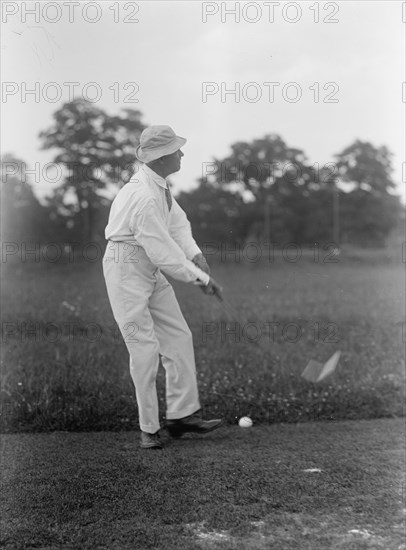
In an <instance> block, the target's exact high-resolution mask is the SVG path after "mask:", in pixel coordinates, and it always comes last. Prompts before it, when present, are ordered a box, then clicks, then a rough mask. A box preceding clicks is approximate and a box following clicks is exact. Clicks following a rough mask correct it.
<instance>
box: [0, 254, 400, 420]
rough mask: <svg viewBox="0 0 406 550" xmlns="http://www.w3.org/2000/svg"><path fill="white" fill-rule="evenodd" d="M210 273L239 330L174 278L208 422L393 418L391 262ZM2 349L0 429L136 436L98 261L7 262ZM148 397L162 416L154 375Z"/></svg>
mask: <svg viewBox="0 0 406 550" xmlns="http://www.w3.org/2000/svg"><path fill="white" fill-rule="evenodd" d="M360 258H361V259H360ZM213 265H214V270H215V277H216V278H217V279H218V280H219V281H220V282H221V283H222V284H223V286H224V294H225V296H226V297H227V299H228V300H229V302H230V303H232V304H233V306H234V307H235V309H236V310H237V311H238V312H239V314H240V317H241V318H240V319H239V321H238V322H235V320H232V319H231V318H230V317H227V315H226V313H225V312H224V311H223V309H222V308H221V305H220V304H219V303H218V302H217V301H216V300H214V299H213V298H210V297H207V296H205V295H204V294H203V293H201V292H200V291H199V289H197V288H196V287H194V286H193V285H186V284H182V283H178V282H173V284H174V287H175V290H176V293H177V295H178V299H179V302H180V304H181V307H182V310H183V312H184V315H185V317H186V319H187V321H188V323H189V325H190V327H191V330H192V332H193V335H194V342H195V353H196V362H197V370H198V379H199V388H200V394H201V400H202V404H203V407H204V409H205V413H207V414H208V415H212V414H213V415H216V414H222V415H224V416H225V417H226V418H227V420H228V421H229V422H234V421H235V419H236V417H239V416H241V415H244V414H248V415H250V416H252V417H253V419H254V421H256V422H280V421H282V422H300V421H306V420H313V419H323V420H324V419H325V420H336V419H352V418H354V419H355V418H372V417H382V416H396V415H401V414H402V403H403V375H404V341H403V340H404V334H402V329H403V331H404V321H405V319H404V264H402V262H401V258H399V261H398V262H397V261H396V259H395V260H393V261H388V260H387V259H385V257H384V256H382V255H381V256H379V255H374V254H373V253H369V254H368V255H367V254H364V255H360V256H359V257H354V254H353V255H352V256H351V255H347V256H345V255H344V256H341V257H339V258H338V261H337V262H335V263H323V262H319V263H316V262H314V258H312V257H311V256H308V257H307V258H302V259H301V261H298V262H296V263H291V262H287V261H285V260H284V259H283V258H281V257H279V258H278V259H275V261H274V262H272V263H268V262H260V263H252V262H244V261H242V262H239V263H235V262H234V263H227V264H226V263H222V262H221V261H219V260H218V259H217V261H215V262H214V263H213ZM242 318H243V319H244V320H248V321H249V322H250V323H251V325H250V326H249V327H247V326H244V322H243V321H242ZM261 334H262V335H261ZM298 335H299V336H298ZM295 338H296V339H295ZM253 340H255V341H253ZM2 343H3V351H2V364H1V367H2V387H1V397H2V409H1V429H2V430H3V431H47V430H102V429H109V430H123V429H134V427H136V425H137V408H136V402H135V396H134V388H133V385H132V381H131V378H130V375H129V369H128V354H127V350H126V348H125V345H124V343H123V341H122V338H121V336H119V335H118V333H117V329H116V326H115V322H114V319H113V316H112V313H111V310H110V306H109V303H108V298H107V294H106V290H105V286H104V281H103V275H102V268H101V264H100V263H96V264H92V263H82V264H81V265H73V264H65V265H57V264H42V263H40V264H13V265H10V266H7V269H5V270H4V272H3V284H2ZM337 349H339V350H341V352H342V355H341V359H340V363H339V365H338V367H337V369H336V372H335V373H334V374H333V375H331V376H330V377H329V378H327V379H326V380H325V381H323V382H321V383H319V384H312V383H309V382H307V381H306V380H304V379H303V378H302V377H301V376H300V375H301V373H302V371H303V370H304V368H305V366H306V364H307V362H308V361H309V360H310V359H315V360H317V361H325V360H326V359H327V358H328V357H330V356H331V355H332V353H333V352H334V351H336V350H337ZM158 393H159V400H160V407H161V414H162V416H164V413H165V403H164V371H163V369H160V372H159V376H158Z"/></svg>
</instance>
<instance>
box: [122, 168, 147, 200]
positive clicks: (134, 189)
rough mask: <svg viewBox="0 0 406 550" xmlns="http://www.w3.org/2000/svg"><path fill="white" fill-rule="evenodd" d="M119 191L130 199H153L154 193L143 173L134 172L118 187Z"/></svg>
mask: <svg viewBox="0 0 406 550" xmlns="http://www.w3.org/2000/svg"><path fill="white" fill-rule="evenodd" d="M120 193H121V195H123V196H126V197H127V198H129V199H132V200H141V199H154V198H155V193H154V191H153V188H152V186H151V185H150V182H149V180H148V177H147V176H146V174H145V173H143V172H141V173H139V172H136V173H135V174H134V175H133V176H132V177H131V179H130V180H129V181H128V183H126V184H125V185H124V187H122V188H121V189H120Z"/></svg>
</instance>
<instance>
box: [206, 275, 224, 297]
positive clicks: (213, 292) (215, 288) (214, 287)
mask: <svg viewBox="0 0 406 550" xmlns="http://www.w3.org/2000/svg"><path fill="white" fill-rule="evenodd" d="M201 288H202V290H203V292H204V293H205V294H208V295H209V296H216V298H218V299H219V300H222V299H223V297H222V295H221V293H222V292H223V287H221V286H220V285H219V283H218V282H217V281H215V280H214V279H213V277H210V281H209V284H208V285H207V286H202V287H201Z"/></svg>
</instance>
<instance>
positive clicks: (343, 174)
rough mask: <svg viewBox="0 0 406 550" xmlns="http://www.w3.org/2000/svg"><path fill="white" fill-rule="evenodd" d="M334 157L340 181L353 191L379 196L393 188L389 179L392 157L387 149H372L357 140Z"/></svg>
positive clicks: (383, 147) (367, 143) (372, 147)
mask: <svg viewBox="0 0 406 550" xmlns="http://www.w3.org/2000/svg"><path fill="white" fill-rule="evenodd" d="M334 156H335V158H336V159H337V168H338V173H339V176H340V179H341V180H342V181H344V182H347V183H350V184H352V185H353V186H354V187H355V189H358V190H364V191H368V192H371V193H375V194H379V195H381V194H382V193H388V192H389V191H390V190H393V189H394V188H395V183H394V181H393V180H392V177H391V174H392V172H393V168H392V156H393V155H392V153H391V152H390V151H389V149H388V148H387V147H385V146H382V147H374V146H373V145H371V143H369V142H367V141H360V140H359V139H357V140H356V141H354V143H352V144H351V145H349V146H348V147H346V148H345V149H344V150H343V151H342V152H341V153H338V154H337V155H334Z"/></svg>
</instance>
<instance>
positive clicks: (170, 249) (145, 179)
mask: <svg viewBox="0 0 406 550" xmlns="http://www.w3.org/2000/svg"><path fill="white" fill-rule="evenodd" d="M185 143H186V139H184V138H181V137H179V136H176V134H175V133H174V131H173V130H172V128H170V127H169V126H151V127H149V128H147V129H146V130H144V131H143V132H142V134H141V138H140V145H139V147H138V148H137V150H136V156H137V158H138V160H139V161H141V162H143V163H144V164H143V165H142V166H141V168H140V169H139V171H138V172H136V173H135V174H134V175H133V177H132V178H131V180H130V181H129V182H128V183H127V184H126V185H125V186H124V187H123V188H122V189H121V190H120V191H119V193H118V194H117V196H116V198H115V199H114V201H113V203H112V206H111V210H110V216H109V221H108V225H107V227H106V231H105V234H106V239H107V240H108V244H107V248H106V252H105V255H104V258H103V273H104V278H105V281H106V286H107V292H108V296H109V300H110V304H111V308H112V310H113V314H114V318H115V320H116V322H117V324H118V326H119V328H120V331H121V334H122V335H123V338H124V341H125V343H126V346H127V349H128V351H129V354H130V372H131V377H132V380H133V382H134V386H135V390H136V397H137V403H138V410H139V421H140V428H141V441H140V445H141V447H142V448H144V449H149V448H161V447H162V444H161V441H160V439H159V429H160V425H159V415H158V398H157V391H156V376H157V372H158V366H159V356H160V355H161V361H162V365H163V366H164V368H165V371H166V406H167V410H166V419H167V420H166V427H167V429H168V431H169V433H170V434H171V435H172V436H173V437H180V436H181V435H182V434H183V433H185V432H196V433H207V432H210V431H212V430H215V429H216V428H218V427H219V426H220V425H221V424H222V420H221V419H215V420H204V419H203V418H202V417H201V414H200V402H199V395H198V389H197V380H196V366H195V357H194V350H193V341H192V334H191V332H190V329H189V327H188V325H187V323H186V321H185V319H184V317H183V315H182V312H181V310H180V308H179V304H178V302H177V300H176V296H175V293H174V291H173V288H172V286H171V285H170V284H169V282H168V281H167V279H166V278H165V276H164V275H163V273H162V271H164V272H165V273H167V274H168V275H170V276H172V277H173V278H175V279H178V280H180V281H184V282H187V283H194V284H198V285H202V287H203V289H204V291H205V292H206V293H207V294H216V293H220V291H221V288H220V287H219V285H218V284H217V283H216V282H215V281H214V280H213V279H212V278H211V277H210V270H209V266H208V265H207V263H206V260H205V258H204V256H203V254H202V252H201V250H200V249H199V247H198V246H197V244H196V242H195V241H194V239H193V237H192V233H191V228H190V223H189V221H188V219H187V217H186V214H185V213H184V211H183V210H182V209H181V207H180V206H179V205H178V203H177V202H176V200H175V199H174V198H173V197H172V195H171V192H170V189H169V186H168V183H167V181H166V179H165V178H167V177H168V176H169V175H170V174H173V173H174V172H178V171H179V170H180V165H181V158H182V157H183V153H182V151H181V147H182V146H183V145H184V144H185ZM161 270H162V271H161Z"/></svg>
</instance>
